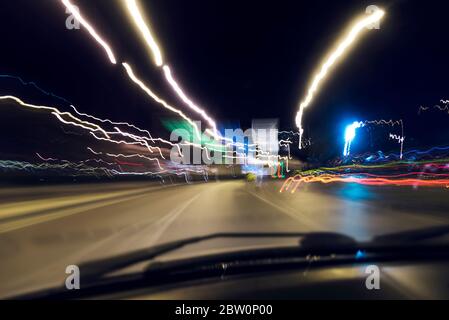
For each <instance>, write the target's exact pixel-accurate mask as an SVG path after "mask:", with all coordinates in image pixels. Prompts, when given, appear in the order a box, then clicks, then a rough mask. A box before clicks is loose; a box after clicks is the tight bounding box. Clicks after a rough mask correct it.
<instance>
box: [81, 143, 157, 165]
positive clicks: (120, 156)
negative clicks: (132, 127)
mask: <svg viewBox="0 0 449 320" xmlns="http://www.w3.org/2000/svg"><path fill="white" fill-rule="evenodd" d="M87 150H89V151H90V152H92V153H93V154H95V155H107V156H108V157H113V158H136V157H137V158H140V159H145V160H149V161H156V163H157V165H158V167H159V169H161V170H163V168H162V167H161V164H160V162H159V159H157V158H150V157H147V156H144V155H141V154H137V153H136V154H129V155H125V154H122V153H119V154H113V153H109V152H106V153H103V152H98V151H94V150H93V149H92V148H90V147H87Z"/></svg>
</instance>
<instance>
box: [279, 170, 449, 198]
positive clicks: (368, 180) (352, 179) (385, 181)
mask: <svg viewBox="0 0 449 320" xmlns="http://www.w3.org/2000/svg"><path fill="white" fill-rule="evenodd" d="M418 174H419V175H421V176H430V177H433V178H435V177H436V178H437V179H432V180H430V179H429V180H425V179H417V178H413V176H416V175H418ZM361 175H362V177H356V176H354V174H342V175H335V174H323V175H319V176H301V175H297V176H295V177H290V178H289V179H287V180H286V181H285V182H284V184H283V186H282V187H281V189H280V192H281V193H282V192H284V191H288V190H290V192H291V193H295V191H296V190H297V188H298V187H299V185H300V184H302V183H317V182H319V183H323V184H329V183H335V182H343V183H357V184H362V185H369V186H384V185H392V186H419V187H446V186H447V185H449V174H429V173H422V172H420V173H417V172H411V173H406V174H399V175H394V176H382V175H372V174H366V173H365V174H361ZM292 186H293V188H292Z"/></svg>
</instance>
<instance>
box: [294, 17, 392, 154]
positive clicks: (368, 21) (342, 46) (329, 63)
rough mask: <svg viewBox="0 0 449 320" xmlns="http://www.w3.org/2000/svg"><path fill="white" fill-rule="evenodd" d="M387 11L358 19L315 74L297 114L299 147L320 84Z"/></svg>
mask: <svg viewBox="0 0 449 320" xmlns="http://www.w3.org/2000/svg"><path fill="white" fill-rule="evenodd" d="M384 15H385V12H384V11H383V10H380V9H379V10H377V11H375V12H374V13H372V14H371V15H369V16H367V17H364V18H363V19H361V20H359V21H357V22H356V23H355V25H354V26H353V27H352V29H351V31H350V32H349V33H348V34H347V35H346V36H345V37H344V38H343V40H342V41H341V42H340V43H339V44H338V46H337V48H336V50H335V51H333V52H332V53H331V55H330V56H329V57H328V58H327V59H326V61H325V62H324V64H323V65H322V66H321V68H320V71H319V72H318V73H317V74H316V75H315V76H314V78H313V81H312V83H311V85H310V87H309V89H308V90H307V94H306V97H305V98H304V99H303V100H302V102H301V103H300V105H299V111H298V113H297V115H296V126H297V127H298V129H299V148H300V149H301V147H302V146H301V142H302V135H303V133H304V129H303V127H302V117H303V113H304V109H305V108H307V107H308V106H309V105H310V104H311V102H312V101H313V98H314V96H315V94H316V93H317V92H318V90H319V88H320V84H321V83H322V81H324V79H325V78H326V76H327V75H328V73H329V71H330V70H331V68H332V67H333V66H334V65H335V63H336V62H337V61H338V60H339V59H340V58H341V57H342V56H343V54H344V53H345V52H346V51H347V50H348V49H349V47H350V46H351V45H352V44H353V43H354V41H355V40H356V39H357V38H358V37H359V36H360V35H361V34H362V31H363V30H366V29H367V27H368V26H370V25H372V24H374V23H376V22H378V21H380V20H381V19H382V18H383V16H384Z"/></svg>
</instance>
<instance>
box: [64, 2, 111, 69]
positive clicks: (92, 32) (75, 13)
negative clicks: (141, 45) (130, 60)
mask: <svg viewBox="0 0 449 320" xmlns="http://www.w3.org/2000/svg"><path fill="white" fill-rule="evenodd" d="M61 2H62V3H63V4H64V5H65V7H66V8H67V9H68V10H69V11H70V13H71V14H72V15H73V16H74V17H75V19H76V20H78V21H79V22H80V23H81V25H82V26H83V27H84V28H86V29H87V31H88V32H89V33H90V35H91V36H92V37H93V38H94V39H95V40H96V41H97V42H98V43H99V44H100V45H101V46H102V47H103V49H104V50H105V51H106V54H107V55H108V57H109V60H110V61H111V63H112V64H116V63H117V60H116V59H115V56H114V53H113V52H112V49H111V47H110V46H109V44H107V43H106V41H104V40H103V39H102V38H101V37H100V36H99V35H98V33H97V32H96V31H95V29H94V28H93V27H92V26H91V25H90V24H89V22H87V21H86V19H84V17H83V16H82V15H81V14H80V13H79V11H78V10H77V9H76V7H75V6H74V5H73V4H71V3H70V1H69V0H61Z"/></svg>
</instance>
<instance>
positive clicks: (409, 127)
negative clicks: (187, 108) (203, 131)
mask: <svg viewBox="0 0 449 320" xmlns="http://www.w3.org/2000/svg"><path fill="white" fill-rule="evenodd" d="M73 2H74V3H76V4H77V5H79V7H80V9H81V11H82V13H83V14H84V15H85V16H86V17H87V19H88V20H89V21H90V22H91V23H92V24H93V25H94V26H95V28H96V29H97V30H98V31H99V33H100V34H101V35H102V36H103V38H105V39H107V40H108V42H109V43H110V44H111V46H112V48H113V50H114V52H115V54H116V56H117V57H118V60H119V61H127V62H129V63H131V64H132V65H133V67H134V69H135V70H136V71H137V73H138V75H139V76H140V77H141V78H143V79H144V80H145V81H146V82H147V83H148V84H149V85H150V87H151V88H152V89H154V90H155V91H156V92H157V93H158V94H159V96H162V97H164V98H166V99H167V100H168V101H170V102H171V103H172V104H173V105H178V106H179V105H180V103H177V100H176V99H175V97H174V94H173V93H171V91H170V90H169V88H168V87H167V85H166V84H165V82H164V81H163V76H162V73H161V72H160V71H159V70H158V69H156V67H154V66H153V64H152V60H151V56H150V55H149V52H148V50H147V48H146V46H145V45H144V43H143V41H142V39H141V38H140V36H139V34H138V32H137V31H136V29H135V28H134V25H133V24H132V22H131V21H130V20H129V19H128V16H127V14H126V13H125V11H124V7H123V6H122V5H121V3H120V2H117V1H111V0H95V1H94V0H88V1H86V0H85V1H81V0H79V1H73ZM141 2H144V4H143V6H144V7H145V9H146V14H147V17H148V21H149V22H150V25H151V27H152V31H153V33H154V34H155V35H156V37H157V39H158V42H159V44H160V46H161V49H162V52H163V55H164V57H165V60H166V62H167V64H169V65H170V66H171V67H172V70H173V71H174V74H175V75H176V77H177V78H178V80H179V82H180V83H181V84H182V86H183V88H184V89H185V91H186V92H188V93H189V96H190V97H192V98H193V100H194V101H195V102H197V103H198V104H199V105H201V106H204V107H205V108H206V109H207V110H208V112H209V113H210V114H211V115H213V116H214V117H215V118H216V119H218V121H240V122H241V124H242V126H244V127H246V126H248V125H249V124H250V123H251V119H253V118H279V119H280V124H281V128H282V129H292V128H293V127H294V117H295V114H296V110H297V105H298V102H299V100H300V99H301V97H302V96H303V94H304V92H305V90H306V87H307V84H308V83H309V81H310V77H311V74H312V72H313V71H315V70H316V68H317V66H318V64H319V62H320V61H321V60H322V58H323V57H324V56H323V54H325V53H327V52H328V49H329V48H331V47H333V45H334V40H335V39H336V37H337V36H339V35H340V34H341V33H342V31H343V30H345V28H346V27H347V26H348V23H349V22H350V21H351V20H352V18H353V17H355V16H357V15H359V14H361V13H363V12H364V10H365V8H366V7H367V6H368V5H370V4H376V5H379V6H381V7H383V8H385V9H386V11H387V16H386V18H385V20H384V21H383V22H382V24H381V29H380V30H377V31H376V30H375V31H370V32H368V33H367V34H366V35H365V36H363V39H362V40H361V41H360V42H359V43H358V44H357V46H356V47H354V48H353V50H351V52H350V54H349V55H348V56H347V58H346V59H345V61H344V62H343V63H341V64H340V65H339V66H338V67H337V68H336V69H335V72H333V74H332V76H331V77H330V78H329V79H328V81H326V84H325V85H324V86H323V88H322V91H321V93H320V94H319V95H318V96H317V99H316V100H315V102H314V103H313V105H311V106H310V108H309V109H308V110H307V111H306V115H305V118H304V123H305V128H306V132H307V134H308V135H310V136H311V137H312V139H313V141H314V142H315V143H316V148H318V149H317V150H319V151H320V152H322V151H324V150H325V148H326V149H327V148H330V150H331V151H332V152H337V150H338V152H339V151H340V149H341V143H342V141H341V138H340V137H341V136H342V133H343V128H344V126H345V125H346V124H348V123H349V122H352V121H353V120H374V119H386V118H388V119H390V118H392V119H400V118H402V119H404V121H405V127H406V136H407V138H408V140H407V143H408V146H409V147H425V146H433V145H437V144H440V145H441V144H444V143H445V142H446V141H447V138H448V133H447V132H448V130H447V124H448V121H449V115H448V114H444V113H437V112H436V111H432V112H429V113H428V114H424V115H421V116H418V115H417V111H418V107H419V106H420V105H427V106H433V105H434V104H437V103H438V102H439V100H440V99H449V86H448V85H447V76H446V74H449V62H448V61H449V60H448V59H449V25H448V24H447V12H448V10H447V9H449V7H448V5H447V4H445V3H446V2H447V1H420V0H414V1H410V0H409V1H406V0H403V1H401V0H397V1H380V2H373V1H334V0H333V1H331V0H328V1H303V0H296V1H293V0H292V1H282V0H279V1H260V0H259V1H256V0H246V1H242V0H239V1H237V0H207V1H206V0H188V1H181V0H151V1H141ZM66 17H67V15H66V14H65V8H64V7H63V5H62V4H61V3H59V1H52V0H39V1H32V0H16V1H2V3H1V5H0V24H1V28H0V34H1V39H2V50H1V52H0V74H12V75H18V76H21V77H22V78H23V79H25V80H27V81H35V82H37V83H38V84H39V85H40V86H41V87H42V88H45V89H47V90H49V91H52V92H54V93H55V94H58V95H60V96H63V97H65V98H67V99H68V100H70V101H71V102H73V103H74V104H75V105H76V106H78V107H79V108H80V110H82V111H84V112H88V113H91V114H94V115H97V116H101V117H109V118H112V119H114V120H116V121H131V122H133V123H135V124H137V125H139V126H141V127H144V128H147V129H149V130H151V131H153V132H157V133H160V134H161V135H162V134H163V133H162V132H161V126H160V121H159V119H160V118H161V117H162V118H164V117H171V116H172V115H171V114H170V113H168V112H165V111H163V110H161V108H160V107H159V106H158V105H157V104H155V103H154V102H153V101H152V100H150V99H149V98H147V97H146V96H145V95H144V94H142V93H141V91H140V90H139V89H136V88H135V87H134V85H133V84H131V83H130V81H129V80H128V78H127V77H126V75H125V73H124V71H123V69H122V68H121V67H120V66H119V65H118V66H113V65H111V64H110V63H109V60H108V59H107V57H106V55H105V53H104V51H103V49H102V48H101V47H99V46H98V45H97V43H96V42H95V41H94V40H93V39H92V38H91V37H90V35H89V34H88V33H87V32H86V31H85V30H79V31H74V30H72V31H69V30H67V29H66V28H65V19H66ZM0 83H1V85H0V93H1V94H2V95H3V94H12V93H15V94H17V95H21V96H26V97H30V98H31V97H32V98H33V102H39V101H40V102H46V100H45V99H44V100H42V97H39V96H37V95H36V96H33V95H32V93H33V91H32V90H31V89H29V88H28V89H24V88H22V87H21V86H18V85H17V83H16V84H14V82H12V81H10V80H8V81H6V80H5V79H3V80H2V79H0ZM37 100H39V101H37ZM52 101H54V100H52ZM165 136H166V137H167V136H168V133H165ZM381 147H384V146H380V145H374V146H373V148H374V149H376V148H377V149H379V148H381ZM386 148H394V145H392V144H391V143H390V144H388V145H387V146H386ZM332 152H331V153H332Z"/></svg>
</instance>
